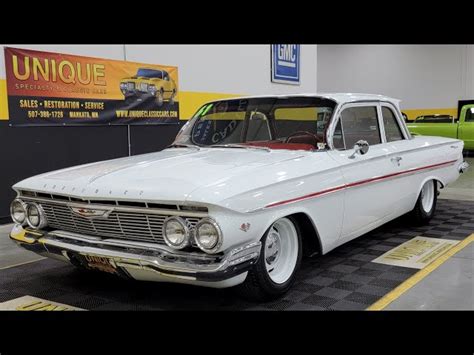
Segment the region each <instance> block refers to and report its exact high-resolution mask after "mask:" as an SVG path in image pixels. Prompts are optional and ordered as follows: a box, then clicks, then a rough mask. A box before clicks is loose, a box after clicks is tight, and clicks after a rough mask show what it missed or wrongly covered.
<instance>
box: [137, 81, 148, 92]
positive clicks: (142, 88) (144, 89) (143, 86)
mask: <svg viewBox="0 0 474 355" xmlns="http://www.w3.org/2000/svg"><path fill="white" fill-rule="evenodd" d="M139 90H140V91H141V92H147V91H148V84H146V83H140V86H139Z"/></svg>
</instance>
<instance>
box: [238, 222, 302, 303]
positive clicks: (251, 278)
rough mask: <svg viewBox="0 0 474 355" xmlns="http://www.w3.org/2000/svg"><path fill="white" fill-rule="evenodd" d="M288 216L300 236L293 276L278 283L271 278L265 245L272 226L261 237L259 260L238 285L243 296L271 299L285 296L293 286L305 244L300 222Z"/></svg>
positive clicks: (264, 299) (249, 298) (257, 299)
mask: <svg viewBox="0 0 474 355" xmlns="http://www.w3.org/2000/svg"><path fill="white" fill-rule="evenodd" d="M286 218H287V219H289V220H290V221H291V222H292V224H293V226H294V227H295V229H296V232H297V236H298V256H297V259H296V264H295V267H294V269H293V272H292V274H291V276H290V277H289V278H288V280H287V281H285V282H284V283H282V284H277V283H275V282H273V280H271V278H270V276H269V275H268V272H267V269H266V266H265V256H264V255H265V253H264V247H265V241H266V238H267V237H268V233H269V231H270V229H271V228H272V227H270V228H269V229H268V230H267V231H266V232H265V235H264V236H263V237H262V239H261V241H262V247H261V250H260V256H259V258H258V260H257V262H256V263H255V264H254V265H253V266H252V268H251V269H250V270H249V272H248V274H247V278H246V279H245V281H244V282H243V283H242V284H241V285H239V286H237V291H238V292H239V294H240V295H241V296H242V297H243V298H245V299H247V300H250V301H271V300H274V299H276V298H279V297H281V296H283V295H284V294H285V293H287V292H288V290H289V289H290V288H291V287H292V286H293V283H294V282H295V275H296V273H297V271H298V269H299V267H300V265H301V259H302V256H303V248H302V245H303V244H302V239H301V231H300V228H299V226H298V223H297V222H296V220H295V219H294V218H292V217H286ZM272 226H273V225H272Z"/></svg>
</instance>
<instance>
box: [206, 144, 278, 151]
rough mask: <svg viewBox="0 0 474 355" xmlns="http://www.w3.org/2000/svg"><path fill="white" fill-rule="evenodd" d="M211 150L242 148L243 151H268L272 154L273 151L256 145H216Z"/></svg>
mask: <svg viewBox="0 0 474 355" xmlns="http://www.w3.org/2000/svg"><path fill="white" fill-rule="evenodd" d="M209 148H241V149H258V150H266V151H267V152H270V151H271V149H270V148H267V147H259V146H256V145H242V144H214V145H211V146H209Z"/></svg>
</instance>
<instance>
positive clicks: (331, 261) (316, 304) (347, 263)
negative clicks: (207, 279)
mask: <svg viewBox="0 0 474 355" xmlns="http://www.w3.org/2000/svg"><path fill="white" fill-rule="evenodd" d="M473 210H474V203H473V202H464V201H455V200H439V201H438V207H437V213H436V215H435V217H434V218H433V220H432V221H431V222H430V223H429V225H426V226H422V227H413V226H410V223H409V221H407V220H406V219H404V218H400V219H397V220H395V221H392V222H390V223H389V224H387V225H385V226H383V227H381V228H378V229H377V230H375V231H372V232H370V233H368V234H366V235H364V236H362V237H360V238H358V239H356V240H354V241H352V242H349V243H347V244H345V245H343V246H341V247H339V248H337V249H335V250H333V251H332V252H330V253H329V254H327V255H324V256H319V257H315V258H312V259H306V260H303V264H302V267H301V269H300V271H299V273H298V275H297V281H296V283H295V285H294V287H293V288H292V290H291V291H290V292H289V293H288V294H286V295H285V296H284V297H282V298H281V299H279V300H277V301H273V302H268V303H250V302H246V301H243V300H242V299H240V298H239V297H238V296H237V295H236V293H235V292H234V291H233V290H231V289H224V290H215V289H208V288H201V287H193V286H186V285H177V284H160V283H148V282H138V281H133V280H122V279H119V278H115V277H113V276H109V275H106V274H101V273H90V272H82V271H79V270H76V269H75V268H73V267H72V266H69V265H66V264H63V263H61V262H59V261H55V260H50V259H46V260H42V261H39V262H36V263H33V264H29V265H23V266H19V267H15V268H11V269H6V270H3V271H0V290H1V292H0V302H3V301H7V300H10V299H13V298H17V297H21V296H23V295H30V296H36V297H40V298H44V299H48V300H50V301H55V302H59V303H65V304H68V305H71V306H76V307H79V308H85V309H90V310H114V309H116V310H175V309H193V310H194V309H198V310H220V309H222V310H235V309H239V310H362V309H365V308H367V307H368V306H369V305H371V304H372V303H374V302H375V301H377V300H378V299H379V298H381V297H382V296H384V295H385V294H386V293H388V292H389V291H391V290H392V289H393V288H395V287H396V286H398V285H399V284H400V283H401V282H403V281H404V280H406V279H407V278H409V277H410V276H411V275H413V274H414V273H416V272H417V271H418V270H416V269H408V268H403V267H398V266H390V265H383V264H376V263H373V262H371V261H372V260H373V259H375V258H377V257H378V256H380V255H382V254H383V253H385V252H386V251H387V250H390V249H392V248H394V247H396V246H398V245H400V244H402V243H404V242H406V241H408V240H410V239H412V238H414V237H416V236H425V237H432V238H447V239H454V240H462V239H464V238H466V237H467V236H468V235H470V234H471V233H474V213H472V211H473Z"/></svg>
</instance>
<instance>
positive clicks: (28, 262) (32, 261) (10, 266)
mask: <svg viewBox="0 0 474 355" xmlns="http://www.w3.org/2000/svg"><path fill="white" fill-rule="evenodd" d="M44 259H46V258H39V259H35V260H30V261H25V262H23V263H18V264H13V265H8V266H4V267H0V270H6V269H11V268H12V267H17V266H21V265H26V264H31V263H35V262H37V261H41V260H44Z"/></svg>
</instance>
